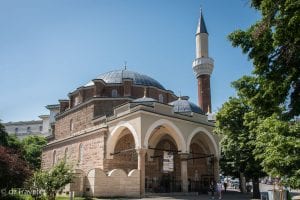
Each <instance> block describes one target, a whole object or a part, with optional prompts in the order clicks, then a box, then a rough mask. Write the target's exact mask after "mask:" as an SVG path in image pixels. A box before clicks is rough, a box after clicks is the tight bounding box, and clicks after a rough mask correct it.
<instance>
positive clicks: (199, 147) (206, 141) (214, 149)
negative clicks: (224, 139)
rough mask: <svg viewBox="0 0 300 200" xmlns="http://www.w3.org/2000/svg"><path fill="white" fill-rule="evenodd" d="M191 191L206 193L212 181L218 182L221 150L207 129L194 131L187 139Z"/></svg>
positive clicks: (202, 128) (199, 128)
mask: <svg viewBox="0 0 300 200" xmlns="http://www.w3.org/2000/svg"><path fill="white" fill-rule="evenodd" d="M187 150H188V152H189V159H188V162H187V169H188V179H189V190H190V191H193V192H201V191H202V192H206V191H207V190H208V186H209V185H210V182H211V181H216V180H218V174H219V173H218V167H219V166H218V159H219V154H220V153H219V148H218V145H217V141H216V139H215V138H214V136H213V135H212V133H210V132H209V131H208V130H207V129H205V128H204V127H198V128H196V129H194V130H193V131H192V132H191V134H189V137H188V139H187Z"/></svg>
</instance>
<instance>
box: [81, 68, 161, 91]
mask: <svg viewBox="0 0 300 200" xmlns="http://www.w3.org/2000/svg"><path fill="white" fill-rule="evenodd" d="M96 79H102V80H103V81H104V82H105V83H122V80H123V79H132V81H133V84H134V85H142V86H153V87H157V88H159V89H163V90H165V88H164V87H163V86H162V85H161V84H160V83H159V82H158V81H156V80H154V79H153V78H151V77H149V76H147V75H144V74H139V73H137V72H133V71H129V70H114V71H110V72H106V73H104V74H100V75H99V76H98V77H97V78H96ZM91 85H94V83H93V82H92V81H90V82H89V83H88V84H86V85H85V86H91Z"/></svg>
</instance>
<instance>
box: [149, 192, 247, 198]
mask: <svg viewBox="0 0 300 200" xmlns="http://www.w3.org/2000/svg"><path fill="white" fill-rule="evenodd" d="M143 199H144V200H150V199H151V200H152V199H153V200H159V199H182V200H184V199H192V200H196V199H197V200H210V199H212V197H211V196H209V195H207V194H201V195H199V196H172V197H161V196H160V197H155V196H151V197H148V198H143ZM214 199H215V200H217V199H219V198H218V197H217V196H215V198H214ZM250 199H251V194H242V193H240V192H238V191H228V192H226V193H222V200H250Z"/></svg>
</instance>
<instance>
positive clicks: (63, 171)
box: [31, 161, 73, 200]
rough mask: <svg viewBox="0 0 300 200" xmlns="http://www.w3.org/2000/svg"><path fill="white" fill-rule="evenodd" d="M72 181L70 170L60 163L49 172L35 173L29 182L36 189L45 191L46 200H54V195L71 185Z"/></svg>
mask: <svg viewBox="0 0 300 200" xmlns="http://www.w3.org/2000/svg"><path fill="white" fill-rule="evenodd" d="M72 179H73V174H72V173H71V168H70V167H69V166H67V165H66V163H65V162H64V161H61V162H59V163H58V164H57V165H55V166H54V167H53V168H52V169H50V170H49V171H42V170H40V171H37V172H35V173H34V176H33V178H32V180H31V182H32V183H34V185H35V186H36V187H37V188H39V189H43V190H45V192H46V195H47V199H48V200H55V196H56V193H57V192H58V191H59V190H60V189H62V188H63V187H64V186H65V185H67V184H68V183H71V181H72Z"/></svg>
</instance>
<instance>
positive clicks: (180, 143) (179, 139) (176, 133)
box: [143, 119, 186, 153]
mask: <svg viewBox="0 0 300 200" xmlns="http://www.w3.org/2000/svg"><path fill="white" fill-rule="evenodd" d="M160 126H164V127H166V128H168V129H170V130H171V131H170V132H169V133H168V134H169V135H170V136H171V137H172V138H173V139H174V140H175V142H176V145H177V148H178V150H181V152H183V153H185V152H186V145H185V144H186V143H185V139H184V137H183V135H182V133H181V131H180V130H179V128H178V127H177V126H176V125H175V124H174V123H173V122H171V121H169V120H166V119H160V120H157V121H156V122H154V123H153V124H152V125H151V126H150V127H149V128H148V130H147V132H146V135H145V139H144V143H143V144H144V147H145V148H148V145H149V139H150V137H151V135H152V134H153V133H154V131H155V129H156V128H157V127H160Z"/></svg>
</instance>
